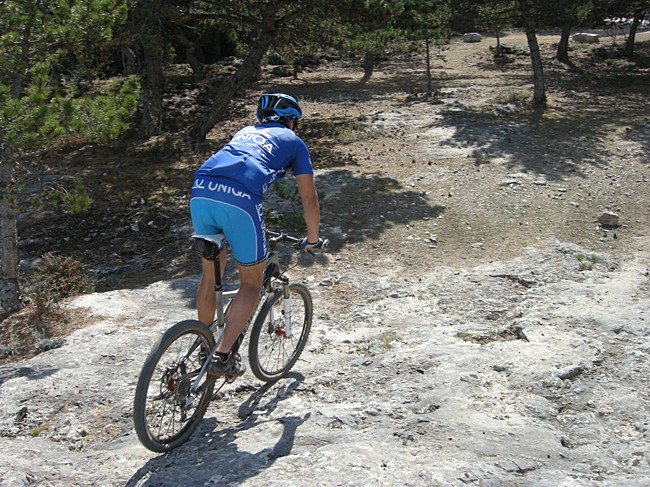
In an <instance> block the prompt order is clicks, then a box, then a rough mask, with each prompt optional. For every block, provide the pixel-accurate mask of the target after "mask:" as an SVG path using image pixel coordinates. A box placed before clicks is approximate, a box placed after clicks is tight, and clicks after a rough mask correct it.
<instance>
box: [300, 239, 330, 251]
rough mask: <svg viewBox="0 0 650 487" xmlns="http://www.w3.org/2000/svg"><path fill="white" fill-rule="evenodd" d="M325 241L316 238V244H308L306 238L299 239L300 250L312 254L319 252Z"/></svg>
mask: <svg viewBox="0 0 650 487" xmlns="http://www.w3.org/2000/svg"><path fill="white" fill-rule="evenodd" d="M325 242H326V240H323V239H322V238H320V237H319V238H318V242H310V241H309V239H308V238H307V237H304V238H302V239H300V248H301V249H302V250H304V251H305V252H313V251H314V250H320V249H322V248H323V245H325Z"/></svg>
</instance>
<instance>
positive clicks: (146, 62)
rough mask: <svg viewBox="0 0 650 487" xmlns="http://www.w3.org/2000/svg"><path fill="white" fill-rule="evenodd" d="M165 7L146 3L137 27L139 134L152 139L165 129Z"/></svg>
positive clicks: (138, 14) (155, 2)
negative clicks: (163, 119) (139, 78)
mask: <svg viewBox="0 0 650 487" xmlns="http://www.w3.org/2000/svg"><path fill="white" fill-rule="evenodd" d="M162 15H163V13H162V8H161V4H160V2H159V1H158V0H145V1H143V2H142V3H141V4H140V5H139V8H138V9H137V12H136V13H135V14H134V16H135V25H136V31H137V35H138V38H139V41H140V48H141V54H142V59H141V64H140V70H141V76H142V80H141V93H140V101H141V104H142V118H141V120H140V135H141V136H142V137H144V138H149V137H151V136H154V135H158V134H160V132H161V130H162V118H163V108H162V98H163V91H164V84H165V77H164V74H163V60H164V55H163V41H162V28H161V24H162V22H163V18H162Z"/></svg>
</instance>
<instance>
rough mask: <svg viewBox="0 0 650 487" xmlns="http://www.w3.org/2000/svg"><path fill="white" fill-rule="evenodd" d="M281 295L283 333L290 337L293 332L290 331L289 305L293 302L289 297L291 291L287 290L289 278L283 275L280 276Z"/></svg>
mask: <svg viewBox="0 0 650 487" xmlns="http://www.w3.org/2000/svg"><path fill="white" fill-rule="evenodd" d="M280 279H281V281H282V295H283V297H284V301H283V303H282V315H283V316H284V335H285V337H286V338H291V337H292V336H293V332H292V331H291V306H292V304H293V299H291V291H290V290H289V279H288V278H287V277H285V276H282V277H281V278H280Z"/></svg>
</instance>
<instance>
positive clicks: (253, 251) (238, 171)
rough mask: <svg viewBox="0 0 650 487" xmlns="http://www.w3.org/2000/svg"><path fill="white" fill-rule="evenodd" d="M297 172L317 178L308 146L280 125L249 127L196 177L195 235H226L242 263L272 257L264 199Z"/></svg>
mask: <svg viewBox="0 0 650 487" xmlns="http://www.w3.org/2000/svg"><path fill="white" fill-rule="evenodd" d="M288 169H291V171H292V172H293V174H294V175H299V174H313V172H314V170H313V169H312V167H311V158H310V157H309V151H308V150H307V146H306V145H305V143H304V142H303V141H302V140H301V139H300V137H298V136H297V135H296V134H294V132H293V130H290V129H288V128H286V127H285V126H284V125H281V124H279V123H264V124H260V125H255V126H250V127H245V128H243V129H242V130H240V131H239V132H237V133H236V134H235V136H234V137H233V138H232V140H231V141H230V142H229V143H228V144H226V146H224V147H223V149H221V150H220V151H219V152H217V153H216V154H214V155H213V156H212V157H210V158H209V159H208V160H207V161H205V162H204V163H203V165H202V166H201V167H200V168H199V169H198V170H197V171H196V173H195V174H194V184H193V185H192V197H191V200H190V212H191V215H192V224H193V225H194V232H195V233H196V234H198V235H215V234H217V233H220V232H223V233H224V234H225V235H226V238H227V239H228V243H229V244H230V248H231V249H232V252H233V255H234V256H235V259H237V262H239V263H240V264H241V265H255V264H258V263H260V262H263V261H264V259H265V257H266V250H267V249H266V238H265V230H264V211H263V208H262V198H263V196H264V193H265V192H266V190H267V189H269V186H270V185H271V183H273V182H274V181H276V180H277V179H279V178H281V177H282V176H284V175H285V173H286V172H287V170H288Z"/></svg>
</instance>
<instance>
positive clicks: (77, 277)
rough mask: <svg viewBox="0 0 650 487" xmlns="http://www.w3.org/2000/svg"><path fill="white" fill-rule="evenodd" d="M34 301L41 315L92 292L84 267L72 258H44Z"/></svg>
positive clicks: (56, 256)
mask: <svg viewBox="0 0 650 487" xmlns="http://www.w3.org/2000/svg"><path fill="white" fill-rule="evenodd" d="M34 277H35V282H36V286H35V289H34V290H33V291H32V299H33V301H34V304H35V305H36V310H37V313H38V314H39V315H42V314H44V313H45V312H47V311H48V310H50V309H52V308H57V307H58V306H59V304H60V303H61V301H62V300H64V299H65V298H68V297H71V296H74V295H76V294H80V293H84V292H88V291H91V290H92V285H91V282H90V279H89V278H88V276H87V275H85V274H84V269H83V266H82V265H81V264H80V263H79V262H78V261H77V260H75V259H73V258H71V257H63V256H60V255H56V254H51V253H49V254H45V255H44V256H43V267H42V268H41V269H40V270H39V271H38V272H37V273H36V275H35V276H34Z"/></svg>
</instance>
